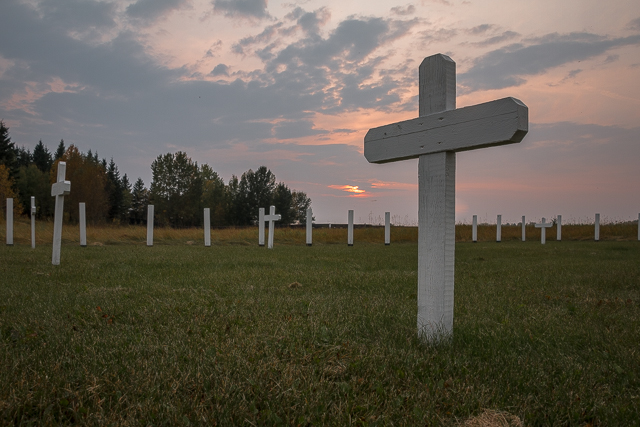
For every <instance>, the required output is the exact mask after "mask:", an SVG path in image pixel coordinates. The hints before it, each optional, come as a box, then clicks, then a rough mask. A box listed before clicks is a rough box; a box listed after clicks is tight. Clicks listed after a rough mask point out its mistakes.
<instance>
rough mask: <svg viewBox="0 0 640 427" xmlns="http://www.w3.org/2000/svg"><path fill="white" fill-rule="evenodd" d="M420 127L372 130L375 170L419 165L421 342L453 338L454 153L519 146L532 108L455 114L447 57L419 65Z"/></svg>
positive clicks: (367, 151) (369, 140)
mask: <svg viewBox="0 0 640 427" xmlns="http://www.w3.org/2000/svg"><path fill="white" fill-rule="evenodd" d="M419 84H420V93H419V104H420V108H419V115H420V117H418V118H417V119H412V120H407V121H403V122H399V123H393V124H390V125H386V126H381V127H378V128H374V129H370V130H369V132H367V135H366V136H365V138H364V155H365V157H366V159H367V160H368V161H369V162H371V163H387V162H394V161H398V160H405V159H412V158H418V159H419V160H418V193H419V194H418V236H419V239H418V335H419V336H420V337H422V338H423V339H425V340H427V341H434V340H437V339H439V338H441V337H443V336H446V335H451V333H452V330H453V290H454V258H455V172H456V152H457V151H466V150H474V149H477V148H484V147H491V146H494V145H503V144H511V143H515V142H520V141H522V138H524V136H525V135H526V134H527V131H528V123H529V120H528V108H527V106H526V105H524V104H523V103H522V102H521V101H519V100H517V99H514V98H504V99H499V100H497V101H492V102H487V103H484V104H479V105H474V106H471V107H466V108H460V109H456V64H455V62H453V60H452V59H451V58H449V57H448V56H446V55H442V54H438V55H433V56H430V57H428V58H425V59H424V61H422V64H420V77H419Z"/></svg>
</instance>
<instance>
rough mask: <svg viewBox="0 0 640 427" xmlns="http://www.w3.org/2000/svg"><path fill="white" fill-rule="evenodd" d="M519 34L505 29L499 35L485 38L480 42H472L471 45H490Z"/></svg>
mask: <svg viewBox="0 0 640 427" xmlns="http://www.w3.org/2000/svg"><path fill="white" fill-rule="evenodd" d="M519 35H520V34H518V33H516V32H515V31H505V32H503V33H502V34H500V35H497V36H493V37H489V38H488V39H485V40H483V41H481V42H476V43H473V45H475V46H480V47H486V46H491V45H494V44H498V43H502V42H505V41H507V40H511V39H514V38H516V37H518V36H519Z"/></svg>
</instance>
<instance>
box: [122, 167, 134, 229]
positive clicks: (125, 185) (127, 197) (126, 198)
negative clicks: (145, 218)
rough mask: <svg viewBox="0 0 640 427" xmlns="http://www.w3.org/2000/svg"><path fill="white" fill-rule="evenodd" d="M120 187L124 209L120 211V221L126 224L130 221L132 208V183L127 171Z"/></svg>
mask: <svg viewBox="0 0 640 427" xmlns="http://www.w3.org/2000/svg"><path fill="white" fill-rule="evenodd" d="M120 188H122V210H121V211H120V222H121V223H122V224H125V223H127V222H128V221H129V211H130V210H131V201H132V196H131V183H130V182H129V178H128V177H127V174H126V173H125V174H124V176H123V177H122V179H121V180H120Z"/></svg>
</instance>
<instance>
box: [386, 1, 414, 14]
mask: <svg viewBox="0 0 640 427" xmlns="http://www.w3.org/2000/svg"><path fill="white" fill-rule="evenodd" d="M391 13H393V14H394V15H399V16H407V15H413V14H414V13H416V7H415V6H414V5H412V4H409V5H407V6H406V7H402V6H396V7H392V8H391Z"/></svg>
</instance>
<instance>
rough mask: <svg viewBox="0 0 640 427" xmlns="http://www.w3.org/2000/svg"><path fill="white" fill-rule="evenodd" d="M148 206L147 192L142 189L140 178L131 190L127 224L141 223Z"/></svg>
mask: <svg viewBox="0 0 640 427" xmlns="http://www.w3.org/2000/svg"><path fill="white" fill-rule="evenodd" d="M148 204H149V191H148V190H147V189H146V188H145V187H144V181H142V178H138V180H137V181H136V182H135V183H134V184H133V189H132V190H131V210H130V211H129V222H130V223H131V224H140V223H141V222H143V220H144V218H145V212H146V210H147V205H148Z"/></svg>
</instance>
